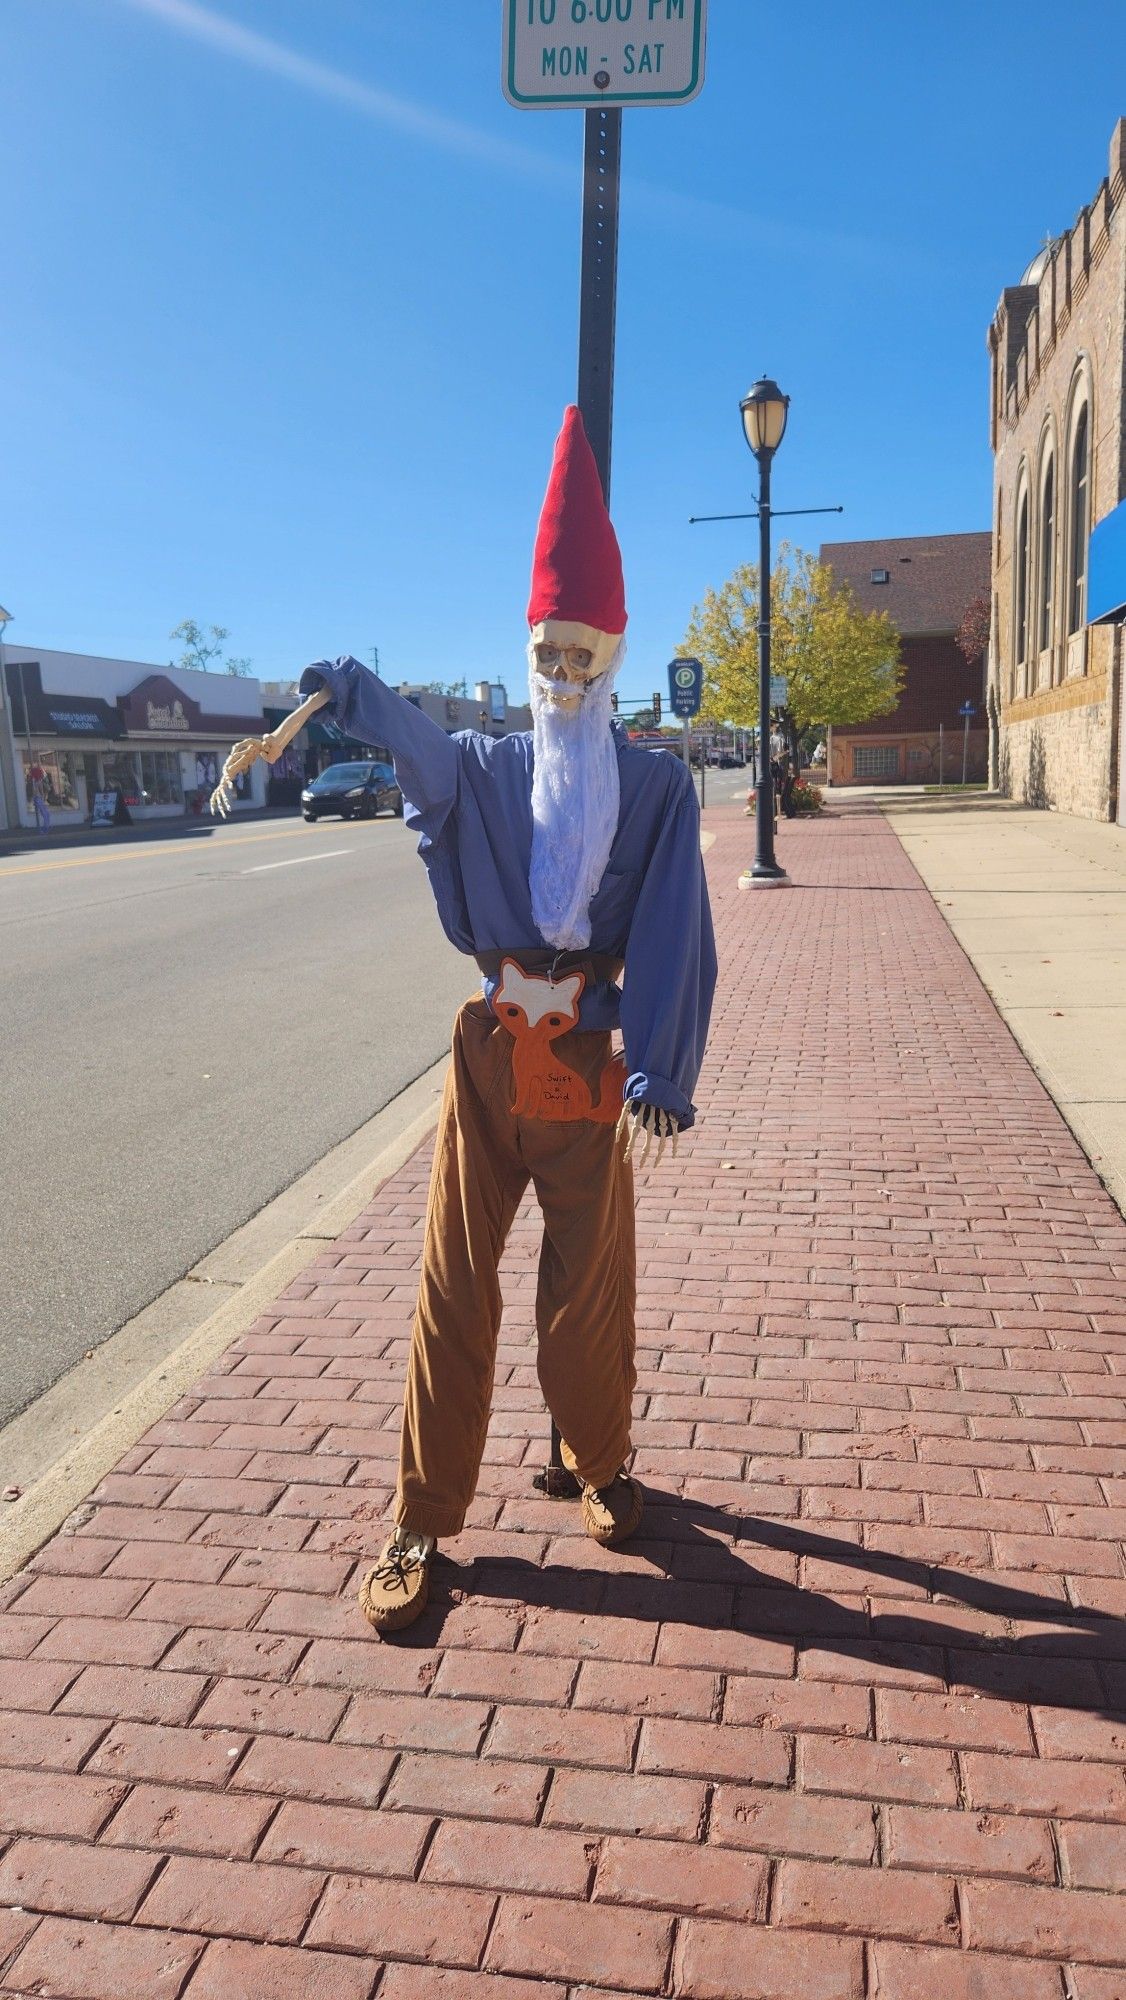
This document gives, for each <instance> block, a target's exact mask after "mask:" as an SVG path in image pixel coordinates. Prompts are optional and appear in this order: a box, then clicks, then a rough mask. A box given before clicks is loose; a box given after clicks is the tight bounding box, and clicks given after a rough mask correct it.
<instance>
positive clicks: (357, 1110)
mask: <svg viewBox="0 0 1126 2000" xmlns="http://www.w3.org/2000/svg"><path fill="white" fill-rule="evenodd" d="M475 970H476V969H475V967H474V966H473V965H472V963H471V961H469V960H467V959H465V958H462V957H460V956H459V955H458V954H457V953H455V952H454V951H453V950H452V949H451V948H450V946H449V945H448V943H447V942H446V940H445V938H444V936H443V934H442V932H441V929H440V927H439V924H438V920H437V916H436V914H435V911H434V905H433V900H432V898H431V895H430V891H429V888H428V886H427V882H426V876H425V872H424V870H423V868H422V867H421V865H420V863H419V861H418V859H417V856H416V855H415V852H414V840H413V838H412V837H411V835H410V834H409V833H407V831H406V830H405V828H404V827H403V825H402V822H401V821H399V820H392V819H389V818H384V819H379V820H376V821H371V822H367V823H364V824H345V823H343V822H342V821H340V820H322V821H320V822H318V823H317V824H316V825H314V826H306V825H305V824H304V823H303V822H302V821H300V820H294V821H290V820H280V821H279V820H273V821H257V822H252V823H249V824H247V823H243V824H239V823H238V822H237V821H236V822H235V823H233V824H227V825H223V826H218V825H216V826H214V827H211V826H205V827H203V828H192V829H191V830H185V832H184V833H183V834H182V835H181V836H179V837H177V838H163V839H153V840H145V841H140V842H133V841H130V842H127V843H126V842H122V843H121V844H114V845H107V846H106V847H105V848H102V847H97V848H94V847H91V846H89V845H85V846H83V845H81V844H79V843H75V844H74V845H73V846H71V847H63V848H59V847H56V846H54V845H53V846H52V847H51V849H50V850H49V851H43V850H39V851H32V852H28V853H24V854H20V855H18V856H16V857H10V858H4V859H0V1004H2V1006H3V1026H4V1047H5V1061H4V1063H3V1066H2V1071H0V1131H2V1132H3V1134H4V1145H3V1149H2V1152H0V1423H3V1422H5V1421H6V1420H7V1419H8V1418H9V1417H10V1416H12V1415H14V1414H16V1413H17V1412H18V1411H19V1410H21V1409H22V1408H23V1407H24V1406H25V1405H26V1404H27V1403H28V1402H30V1401H31V1400H32V1398H33V1397H34V1396H36V1395H37V1394H39V1393H40V1392H41V1391H42V1390H43V1389H45V1388H47V1387H49V1386H50V1384H51V1383H53V1382H54V1381H56V1380H57V1379H58V1377H59V1376H60V1375H61V1374H63V1373H64V1372H65V1370H66V1369H68V1368H69V1367H70V1366H71V1365H72V1364H73V1363H74V1362H75V1361H77V1360H78V1359H79V1358H80V1357H81V1355H82V1354H83V1352H84V1351H85V1350H86V1349H87V1348H90V1347H94V1346H97V1345H98V1344H99V1343H100V1342H101V1341H102V1340H104V1339H106V1338H107V1337H108V1336H109V1335H110V1334H111V1333H114V1332H115V1331H116V1330H117V1328H118V1327H119V1326H121V1325H123V1324H124V1322H125V1321H126V1320H128V1319H130V1318H131V1317H132V1316H133V1314H134V1313H136V1312H139V1311H140V1310H141V1308H142V1307H144V1306H146V1305H148V1304H149V1303H150V1301H151V1300H153V1299H154V1298H155V1297H157V1296H158V1294H159V1293H161V1292H162V1291H163V1290H164V1289H165V1288H166V1286H168V1285H169V1284H171V1283H173V1282H174V1281H175V1280H176V1279H177V1278H179V1277H181V1276H182V1275H183V1274H184V1272H185V1271H187V1270H189V1269H190V1268H191V1266H192V1265H193V1264H194V1263H196V1262H197V1260H198V1259H199V1258H200V1257H202V1256H205V1255H206V1253H207V1252H208V1251H209V1250H211V1249H213V1248H214V1247H215V1246H216V1244H218V1243H221V1242H223V1241H224V1240H225V1239H226V1237H228V1236H229V1235H230V1233H231V1232H232V1230H234V1229H236V1228H238V1227H239V1226H240V1224H242V1223H243V1222H245V1221H247V1220H248V1219H249V1218H250V1217H251V1216H252V1215H255V1214H256V1213H257V1212H258V1210H259V1209H260V1208H262V1207H263V1205H264V1204H265V1203H266V1202H267V1201H269V1200H271V1199H272V1198H273V1196H274V1195H276V1194H278V1193H280V1192H281V1190H282V1189H283V1188H285V1187H287V1186H288V1185H289V1184H290V1183H291V1182H292V1181H293V1180H295V1179H296V1178H297V1176H298V1175H299V1174H301V1173H303V1172H304V1171H305V1170H306V1168H308V1167H310V1166H312V1165H314V1163H315V1162H316V1161H317V1160H319V1159H321V1158H322V1157H323V1155H324V1154H325V1153H326V1152H328V1151H329V1149H330V1148H331V1147H332V1146H334V1145H336V1144H337V1143H338V1142H339V1141H340V1140H341V1139H344V1138H347V1137H348V1135H349V1134H350V1133H352V1132H354V1131H355V1130H356V1129H357V1127H359V1126H360V1125H362V1124H363V1123H364V1122H365V1121H366V1120H367V1119H369V1118H371V1117H372V1116H373V1115H374V1114H375V1113H376V1112H377V1111H379V1110H380V1109H381V1108H382V1107H383V1106H384V1105H385V1104H386V1103H388V1101H389V1100H390V1099H391V1098H392V1097H394V1096H395V1095H396V1094H397V1093H398V1092H399V1091H400V1090H402V1089H403V1088H404V1087H405V1086H406V1085H407V1084H408V1083H410V1082H412V1081H413V1079H414V1078H415V1077H416V1076H419V1075H421V1073H422V1072H423V1071H424V1070H426V1069H428V1068H429V1066H430V1065H431V1064H432V1063H433V1062H435V1061H436V1060H437V1059H438V1057H439V1056H440V1055H441V1054H442V1052H443V1049H444V1048H446V1047H447V1046H448V1041H449V1030H450V1022H451V1020H452V1018H453V1014H454V1012H455V1010H456V1008H457V1007H458V1005H459V1004H460V1002H461V1001H462V1000H463V999H464V998H465V996H466V994H467V993H469V992H471V991H472V990H473V987H474V985H475V983H476V979H475Z"/></svg>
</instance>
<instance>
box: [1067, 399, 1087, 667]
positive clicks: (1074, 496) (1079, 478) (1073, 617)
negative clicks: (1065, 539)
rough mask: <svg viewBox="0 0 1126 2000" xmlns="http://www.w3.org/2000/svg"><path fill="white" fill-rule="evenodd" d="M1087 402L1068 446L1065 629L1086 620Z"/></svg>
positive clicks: (1073, 629)
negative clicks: (1068, 536) (1073, 437)
mask: <svg viewBox="0 0 1126 2000" xmlns="http://www.w3.org/2000/svg"><path fill="white" fill-rule="evenodd" d="M1088 428H1089V427H1088V422H1087V405H1086V403H1084V405H1083V408H1082V409H1081V410H1080V412H1079V420H1078V422H1077V424H1076V426H1075V442H1074V444H1073V445H1072V447H1071V509H1070V511H1071V536H1070V543H1071V546H1070V549H1069V552H1068V580H1067V629H1068V631H1069V632H1078V630H1079V628H1080V626H1081V625H1084V624H1085V623H1086V620H1087V536H1088V532H1089V529H1088V512H1087V491H1088V486H1089V483H1090V482H1089V479H1088V472H1087V456H1088V454H1087V436H1088Z"/></svg>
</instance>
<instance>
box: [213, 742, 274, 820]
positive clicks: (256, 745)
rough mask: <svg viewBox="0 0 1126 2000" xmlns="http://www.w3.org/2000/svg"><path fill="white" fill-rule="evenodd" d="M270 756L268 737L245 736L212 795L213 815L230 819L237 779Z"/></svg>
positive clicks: (237, 745)
mask: <svg viewBox="0 0 1126 2000" xmlns="http://www.w3.org/2000/svg"><path fill="white" fill-rule="evenodd" d="M268 755H269V739H268V737H265V736H244V737H243V739H242V741H241V743H236V744H235V747H234V749H233V750H232V751H231V753H230V756H229V757H228V758H227V761H226V763H225V764H224V766H223V774H222V776H221V778H220V779H219V783H218V784H217V785H216V787H215V790H214V791H213V792H212V794H211V811H212V814H216V813H217V814H218V815H219V817H220V818H221V819H228V818H229V817H230V811H231V807H232V806H233V804H234V802H235V779H236V778H241V776H242V774H243V772H244V771H249V769H250V766H251V765H252V764H253V763H254V762H255V760H256V759H257V758H259V757H266V756H268Z"/></svg>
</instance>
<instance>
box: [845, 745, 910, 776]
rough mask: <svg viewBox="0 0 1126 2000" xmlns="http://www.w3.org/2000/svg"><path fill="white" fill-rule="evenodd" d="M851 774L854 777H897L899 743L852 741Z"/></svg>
mask: <svg viewBox="0 0 1126 2000" xmlns="http://www.w3.org/2000/svg"><path fill="white" fill-rule="evenodd" d="M852 775H853V777H854V778H898V776H899V745H898V744H897V743H854V744H853V747H852Z"/></svg>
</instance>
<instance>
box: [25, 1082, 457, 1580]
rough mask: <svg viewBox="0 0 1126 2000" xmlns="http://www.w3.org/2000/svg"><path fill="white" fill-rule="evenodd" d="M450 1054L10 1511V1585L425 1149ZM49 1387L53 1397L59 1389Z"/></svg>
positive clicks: (409, 1089)
mask: <svg viewBox="0 0 1126 2000" xmlns="http://www.w3.org/2000/svg"><path fill="white" fill-rule="evenodd" d="M448 1061H449V1058H448V1057H446V1056H443V1057H442V1058H441V1060H440V1061H439V1062H437V1063H435V1064H434V1065H433V1066H432V1067H431V1068H430V1069H429V1070H427V1071H426V1072H425V1073H424V1074H423V1075H422V1076H421V1077H418V1078H416V1080H415V1082H414V1083H412V1084H409V1085H408V1087H407V1089H406V1090H405V1091H402V1092H401V1093H400V1095H399V1097H398V1098H393V1099H392V1101H391V1103H390V1104H388V1105H386V1106H385V1107H384V1109H383V1111H382V1112H381V1113H379V1114H378V1116H379V1118H380V1119H386V1118H387V1117H388V1115H390V1116H392V1117H394V1115H395V1108H396V1106H397V1105H398V1106H401V1105H402V1103H403V1099H404V1098H409V1097H410V1096H411V1095H412V1094H414V1095H418V1096H422V1097H424V1098H426V1099H428V1100H429V1101H427V1102H425V1103H424V1105H423V1108H422V1109H421V1110H420V1111H418V1112H417V1113H416V1114H415V1115H414V1116H413V1117H412V1118H411V1119H410V1121H409V1123H408V1124H406V1125H405V1126H403V1127H402V1129H401V1130H400V1131H399V1132H397V1133H396V1135H395V1137H394V1138H393V1139H391V1140H390V1141H388V1142H386V1143H385V1144H384V1145H383V1146H382V1147H381V1148H380V1150H379V1151H378V1152H377V1153H376V1154H375V1155H374V1157H373V1158H372V1159H371V1160H370V1161H369V1162H368V1163H367V1164H366V1165H365V1166H364V1167H363V1168H361V1170H360V1172H359V1173H357V1174H354V1175H353V1176H352V1178H351V1180H349V1181H348V1182H347V1183H346V1185H345V1186H344V1187H343V1188H342V1189H341V1190H340V1191H339V1193H337V1194H335V1195H333V1196H331V1197H330V1198H329V1200H327V1201H326V1202H325V1203H324V1206H323V1208H321V1209H320V1210H319V1211H318V1213H317V1214H316V1215H315V1216H314V1217H312V1218H310V1220H309V1221H308V1222H307V1223H306V1224H305V1226H304V1227H303V1228H301V1229H299V1230H298V1231H297V1233H296V1234H295V1235H294V1236H293V1237H292V1238H291V1239H290V1241H289V1242H288V1243H286V1244H285V1245H284V1246H283V1248H282V1249H280V1250H278V1251H276V1252H275V1253H274V1255H273V1256H272V1257H270V1258H269V1259H268V1260H267V1261H266V1263H264V1264H262V1265H261V1266H260V1267H259V1269H258V1270H256V1271H254V1272H252V1273H251V1275H250V1276H249V1277H247V1278H246V1279H245V1281H244V1282H242V1283H241V1284H240V1285H239V1288H238V1290H237V1291H236V1293H235V1294H234V1296H233V1297H232V1298H228V1299H225V1300H224V1302H223V1304H222V1305H221V1306H219V1307H218V1308H217V1310H216V1311H215V1312H213V1313H211V1314H210V1315H209V1316H208V1318H207V1319H205V1320H204V1321H203V1322H202V1324H201V1325H199V1326H197V1327H196V1328H195V1329H194V1331H193V1332H192V1333H190V1334H189V1335H188V1336H187V1338H186V1339H185V1340H183V1341H181V1342H180V1344H179V1346H178V1347H176V1348H174V1349H173V1351H172V1352H171V1353H170V1354H167V1355H165V1356H164V1358H163V1359H162V1360H161V1361H159V1362H157V1363H156V1365H155V1366H154V1367H153V1368H151V1369H150V1370H149V1371H148V1373H147V1374H146V1375H144V1376H143V1377H142V1379H141V1380H140V1381H139V1382H138V1383H136V1385H135V1386H134V1387H133V1388H132V1389H130V1390H129V1391H128V1393H127V1394H126V1395H124V1396H122V1397H121V1399H120V1400H119V1401H118V1402H117V1403H115V1404H114V1406H113V1408H112V1409H111V1410H110V1411H109V1412H108V1414H107V1415H106V1416H104V1417H103V1418H102V1419H101V1421H100V1422H98V1423H96V1424H95V1425H94V1427H93V1429H92V1430H90V1431H89V1432H87V1434H86V1436H85V1437H83V1438H82V1439H81V1441H80V1442H79V1443H78V1444H76V1445H75V1446H74V1448H73V1449H72V1450H69V1451H67V1452H65V1453H64V1454H63V1455H62V1456H61V1457H60V1458H58V1459H56V1460H55V1462H54V1464H52V1465H50V1466H49V1467H48V1469H47V1471H46V1472H44V1473H43V1474H42V1475H41V1477H40V1478H38V1479H37V1480H36V1481H35V1483H34V1485H32V1486H30V1487H29V1488H28V1490H27V1492H26V1493H25V1494H24V1495H23V1496H22V1498H21V1499H19V1500H17V1501H15V1502H13V1503H12V1505H11V1507H10V1508H8V1509H6V1510H5V1512H4V1515H3V1517H2V1518H0V1583H6V1582H7V1580H8V1578H9V1577H11V1576H13V1575H14V1574H15V1572H16V1571H17V1570H19V1569H21V1568H22V1567H23V1565H24V1563H26V1562H27V1560H28V1558H29V1557H30V1556H32V1555H34V1554H35V1551H36V1550H37V1549H40V1548H42V1546H43V1544H44V1542H46V1541H48V1540H49V1539H50V1537H51V1536H52V1535H53V1534H55V1533H56V1531H57V1530H58V1529H59V1528H63V1527H64V1526H65V1523H66V1521H67V1518H68V1516H69V1515H71V1514H72V1513H73V1512H74V1510H75V1508H77V1507H79V1506H81V1504H82V1502H83V1501H84V1500H87V1499H88V1498H89V1497H90V1495H91V1493H92V1492H93V1491H94V1489H95V1487H96V1486H97V1485H98V1483H99V1481H100V1480H101V1479H103V1478H104V1477H105V1475H106V1473H107V1472H110V1471H112V1469H113V1467H114V1466H115V1465H116V1464H117V1462H118V1460H119V1459H120V1458H121V1457H122V1456H123V1454H124V1453H125V1452H127V1451H128V1450H129V1448H130V1446H131V1445H134V1444H135V1443H136V1442H137V1439H138V1438H139V1437H141V1436H142V1435H143V1433H144V1432H145V1431H146V1430H148V1429H149V1428H150V1427H151V1426H152V1425H153V1424H154V1423H157V1422H159V1420H160V1418H161V1417H163V1416H165V1415H166V1414H167V1412H168V1411H169V1410H170V1409H171V1408H172V1405H173V1403H175V1402H177V1401H178V1400H179V1398H180V1397H181V1396H182V1395H184V1394H185V1392H186V1391H187V1390H188V1389H190V1388H191V1386H192V1383H193V1382H196V1381H198V1379H199V1377H200V1376H201V1375H202V1374H204V1373H205V1372H206V1370H207V1369H208V1368H210V1367H212V1366H213V1365H214V1363H215V1362H216V1361H218V1360H219V1359H220V1357H221V1356H222V1355H224V1354H225V1353H226V1351H227V1349H228V1348H229V1347H230V1346H231V1344H232V1342H233V1341H235V1340H237V1339H238V1337H239V1335H240V1334H242V1333H245V1332H246V1330H247V1328H248V1327H249V1326H251V1325H252V1324H253V1322H254V1320H255V1319H257V1317H258V1315H259V1313H260V1312H261V1311H262V1310H263V1308H264V1307H265V1306H268V1305H269V1304H270V1303H271V1302H272V1301H273V1300H274V1299H275V1298H276V1297H277V1296H278V1293H279V1292H280V1291H282V1290H284V1288H285V1286H286V1285H289V1284H292V1282H293V1280H294V1278H296V1277H298V1276H299V1274H300V1273H301V1272H302V1271H303V1270H305V1269H306V1268H307V1266H308V1265H310V1264H312V1263H314V1262H315V1261H316V1259H317V1257H319V1256H320V1254H321V1251H322V1249H323V1248H324V1245H325V1244H326V1243H334V1242H335V1241H336V1239H337V1237H338V1236H340V1235H341V1233H342V1232H343V1231H344V1230H345V1229H347V1228H348V1227H349V1226H350V1224H351V1223H353V1222H354V1221H355V1219H356V1217H357V1216H358V1215H360V1214H362V1212H363V1210H364V1209H365V1208H366V1207H367V1205H368V1203H369V1202H370V1201H371V1199H372V1197H373V1195H374V1194H375V1193H376V1192H377V1190H378V1189H379V1188H380V1187H381V1186H382V1184H383V1182H384V1181H386V1180H388V1179H389V1178H390V1176H391V1175H392V1174H393V1173H396V1172H397V1171H398V1169H399V1168H400V1167H401V1166H402V1165H403V1164H404V1162H405V1161H406V1160H409V1158H410V1156H411V1154H412V1153H414V1152H416V1151H417V1149H418V1147H419V1146H420V1145H422V1143H423V1142H424V1140H426V1139H427V1138H428V1137H429V1135H430V1133H431V1132H432V1131H433V1129H434V1127H435V1126H436V1125H437V1122H438V1111H439V1106H440V1088H439V1086H440V1084H441V1081H442V1079H443V1078H444V1076H445V1072H446V1068H447V1066H448ZM236 1234H237V1232H236ZM211 1254H212V1255H214V1254H215V1253H214V1252H213V1253H211ZM80 1365H81V1364H80ZM45 1394H46V1395H50V1394H51V1391H50V1390H47V1391H46V1392H45ZM32 1407H33V1408H34V1406H32ZM24 1414H26V1413H24ZM16 1421H17V1422H18V1421H19V1419H16Z"/></svg>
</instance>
